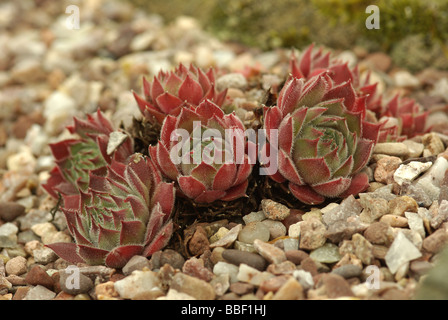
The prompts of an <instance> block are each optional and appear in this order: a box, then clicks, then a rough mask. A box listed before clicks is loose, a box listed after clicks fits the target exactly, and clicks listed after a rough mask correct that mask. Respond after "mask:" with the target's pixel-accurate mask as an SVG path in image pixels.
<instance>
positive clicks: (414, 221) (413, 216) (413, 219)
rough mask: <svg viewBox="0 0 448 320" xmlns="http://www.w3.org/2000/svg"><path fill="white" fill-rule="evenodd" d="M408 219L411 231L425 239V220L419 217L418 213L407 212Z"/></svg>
mask: <svg viewBox="0 0 448 320" xmlns="http://www.w3.org/2000/svg"><path fill="white" fill-rule="evenodd" d="M404 214H405V216H406V218H407V219H408V225H409V228H410V229H411V230H414V231H416V232H417V233H418V234H419V235H421V237H422V239H424V238H425V236H426V232H425V226H424V225H423V219H422V217H420V216H419V214H418V213H415V212H405V213H404Z"/></svg>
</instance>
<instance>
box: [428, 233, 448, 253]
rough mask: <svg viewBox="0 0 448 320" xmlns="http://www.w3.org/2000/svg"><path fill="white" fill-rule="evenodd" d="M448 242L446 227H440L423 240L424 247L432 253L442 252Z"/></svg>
mask: <svg viewBox="0 0 448 320" xmlns="http://www.w3.org/2000/svg"><path fill="white" fill-rule="evenodd" d="M447 242H448V233H447V231H446V230H445V228H443V227H442V228H440V229H438V230H436V231H435V232H434V233H432V234H430V235H429V236H427V237H426V238H425V239H424V240H423V249H425V250H426V251H428V252H430V253H438V252H440V251H441V250H442V249H443V247H444V246H445V244H446V243H447Z"/></svg>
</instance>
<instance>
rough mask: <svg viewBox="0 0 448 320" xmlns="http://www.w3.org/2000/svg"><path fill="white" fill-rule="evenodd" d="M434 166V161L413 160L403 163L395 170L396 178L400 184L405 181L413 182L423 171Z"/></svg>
mask: <svg viewBox="0 0 448 320" xmlns="http://www.w3.org/2000/svg"><path fill="white" fill-rule="evenodd" d="M431 166H432V162H418V161H411V162H409V163H408V164H402V165H400V166H399V167H398V169H397V170H395V172H394V180H395V182H396V183H398V184H399V185H400V186H401V185H403V183H411V182H412V181H414V179H415V178H417V177H418V176H419V175H420V174H421V173H422V172H425V171H426V170H428V169H429V168H430V167H431Z"/></svg>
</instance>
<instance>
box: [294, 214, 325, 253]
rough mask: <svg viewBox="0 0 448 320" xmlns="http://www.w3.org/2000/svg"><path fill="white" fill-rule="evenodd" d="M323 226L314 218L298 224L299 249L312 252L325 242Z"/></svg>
mask: <svg viewBox="0 0 448 320" xmlns="http://www.w3.org/2000/svg"><path fill="white" fill-rule="evenodd" d="M326 230H327V229H326V228H325V225H324V224H323V223H322V222H321V221H319V220H318V219H316V218H313V219H309V220H307V221H303V222H301V224H300V243H299V247H300V249H302V250H303V249H305V250H314V249H317V248H319V247H321V246H323V245H324V243H325V242H326V240H327V239H326V238H325V232H326Z"/></svg>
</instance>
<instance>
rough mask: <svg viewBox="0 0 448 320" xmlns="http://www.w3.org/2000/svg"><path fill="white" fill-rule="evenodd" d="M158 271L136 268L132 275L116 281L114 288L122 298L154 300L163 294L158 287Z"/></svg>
mask: <svg viewBox="0 0 448 320" xmlns="http://www.w3.org/2000/svg"><path fill="white" fill-rule="evenodd" d="M158 286H159V278H158V277H157V273H155V272H153V271H151V270H143V271H140V270H135V271H134V272H132V274H131V275H130V276H127V277H126V278H123V279H121V280H118V281H116V282H115V283H114V289H115V290H116V291H117V292H118V294H119V295H120V297H121V298H123V299H131V300H141V299H146V300H152V299H156V298H157V297H160V296H162V295H163V292H162V291H161V289H160V288H159V287H158Z"/></svg>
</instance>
